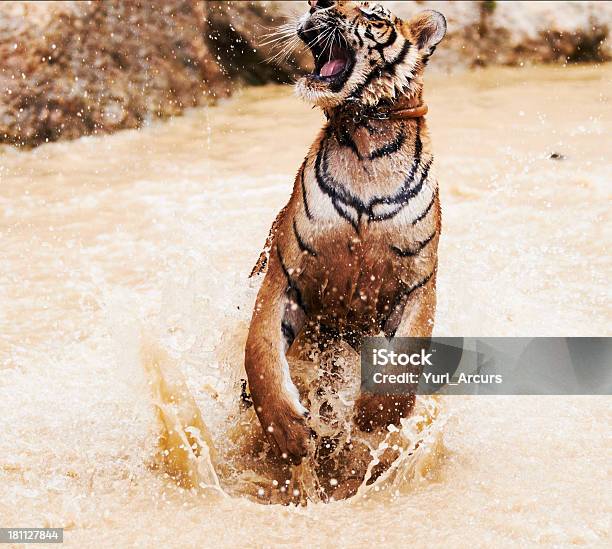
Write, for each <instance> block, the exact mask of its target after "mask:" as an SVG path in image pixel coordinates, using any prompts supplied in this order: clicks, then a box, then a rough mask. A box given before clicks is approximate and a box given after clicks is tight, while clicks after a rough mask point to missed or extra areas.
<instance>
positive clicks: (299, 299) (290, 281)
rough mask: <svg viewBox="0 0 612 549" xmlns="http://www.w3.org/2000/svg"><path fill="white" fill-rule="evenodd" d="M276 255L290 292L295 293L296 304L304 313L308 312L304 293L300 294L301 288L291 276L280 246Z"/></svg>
mask: <svg viewBox="0 0 612 549" xmlns="http://www.w3.org/2000/svg"><path fill="white" fill-rule="evenodd" d="M276 255H277V256H278V261H279V263H280V266H281V269H282V270H283V274H284V275H285V278H286V279H287V286H288V287H289V289H290V290H293V292H294V293H295V302H296V303H297V304H298V306H299V307H300V308H301V309H302V310H303V311H304V312H306V307H304V301H303V300H302V293H301V292H300V290H299V288H298V287H297V286H296V284H295V282H294V281H293V279H292V278H291V275H290V274H289V270H288V269H287V267H286V266H285V262H284V260H283V256H282V254H281V251H280V248H279V247H278V244H277V245H276Z"/></svg>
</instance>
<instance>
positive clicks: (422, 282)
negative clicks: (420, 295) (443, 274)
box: [404, 269, 436, 297]
mask: <svg viewBox="0 0 612 549" xmlns="http://www.w3.org/2000/svg"><path fill="white" fill-rule="evenodd" d="M435 272H436V269H434V270H433V271H431V273H429V274H428V275H427V276H426V277H425V278H423V279H422V280H419V282H417V283H416V284H415V285H414V286H410V288H408V289H407V290H406V291H405V292H404V295H406V296H408V297H410V294H412V293H413V292H416V291H417V290H418V289H419V288H422V287H423V286H425V284H427V283H428V282H429V281H430V280H431V277H432V276H433V275H434V273H435Z"/></svg>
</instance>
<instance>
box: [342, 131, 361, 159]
mask: <svg viewBox="0 0 612 549" xmlns="http://www.w3.org/2000/svg"><path fill="white" fill-rule="evenodd" d="M336 140H337V141H338V144H339V145H343V146H345V147H348V148H349V149H351V150H352V151H353V152H354V153H355V156H357V158H358V159H359V160H361V159H362V157H361V153H360V152H359V149H358V148H357V144H356V143H355V141H353V138H352V137H351V135H350V134H349V132H348V130H347V129H346V128H342V129H341V130H340V131H339V132H337V133H336Z"/></svg>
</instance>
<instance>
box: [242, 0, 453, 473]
mask: <svg viewBox="0 0 612 549" xmlns="http://www.w3.org/2000/svg"><path fill="white" fill-rule="evenodd" d="M308 3H309V6H310V9H309V11H308V12H307V13H306V14H305V15H304V16H303V17H302V18H301V19H300V20H299V23H298V25H297V29H296V32H297V35H298V36H299V38H300V39H301V40H302V41H303V42H304V43H305V44H306V46H308V48H309V49H310V51H311V53H312V55H313V58H314V65H315V69H314V71H313V72H312V73H311V74H307V75H305V76H303V77H301V78H300V79H299V81H298V82H297V84H296V90H297V93H298V95H300V96H301V97H303V98H305V99H306V100H308V101H310V102H312V103H313V104H314V105H316V106H318V107H320V108H321V109H322V110H323V112H324V114H325V116H326V118H327V122H326V124H325V125H324V127H323V129H322V131H321V132H320V134H319V136H318V137H317V139H316V140H315V142H314V143H313V144H312V146H311V147H310V150H309V152H308V154H307V156H306V158H305V159H304V162H303V163H302V165H301V167H300V169H299V171H298V173H297V177H296V179H295V182H294V186H293V192H292V194H291V198H290V199H289V202H288V203H287V205H286V206H285V207H284V208H283V209H282V210H281V211H280V213H279V214H278V216H277V218H276V220H275V221H274V223H273V225H272V228H271V230H270V235H269V237H268V240H267V242H266V246H265V248H264V252H262V254H261V256H260V258H259V260H258V261H257V264H256V265H255V267H254V269H253V272H252V273H251V276H254V275H257V274H259V273H263V272H265V277H264V279H263V281H262V283H261V287H260V289H259V293H258V295H257V299H256V303H255V307H254V311H253V315H252V319H251V324H250V328H249V333H248V338H247V342H246V348H245V368H246V372H247V376H248V383H249V389H250V392H251V397H252V401H253V404H254V406H255V409H256V412H257V415H258V418H259V421H260V422H261V425H262V427H263V429H264V432H265V433H266V435H267V437H268V439H269V441H270V443H271V444H272V446H273V447H274V449H275V451H276V452H277V453H278V454H279V455H280V456H282V457H283V458H285V459H288V460H290V461H291V462H293V463H299V462H300V461H301V459H302V458H303V457H304V456H305V455H306V454H307V450H308V439H309V437H311V436H314V435H316V434H315V433H313V432H312V431H311V428H310V427H309V412H308V411H307V409H306V408H305V407H304V405H303V404H302V403H301V402H300V398H299V394H298V391H297V389H296V387H295V385H294V383H293V382H292V380H291V376H290V373H289V366H288V362H287V359H286V352H287V350H288V348H289V347H290V346H291V344H292V343H293V341H294V340H295V338H296V336H297V335H298V334H299V333H300V332H301V331H302V330H304V329H305V328H306V327H308V329H309V330H311V331H314V332H318V333H320V334H327V335H328V336H329V335H330V334H331V335H333V336H334V337H338V338H342V339H344V340H346V341H347V342H349V343H350V344H351V345H353V346H354V347H355V348H358V347H359V345H360V341H361V339H362V338H363V337H364V336H368V335H377V334H380V333H384V335H386V336H387V337H393V336H394V335H402V336H419V337H428V336H430V335H431V332H432V327H433V320H434V313H435V305H436V293H435V287H436V271H437V247H438V240H439V238H440V230H441V212H440V203H439V198H438V186H437V182H436V179H435V177H434V175H433V170H432V168H433V155H432V153H431V146H430V139H429V134H428V130H427V124H426V121H425V118H424V115H425V113H426V111H427V107H426V106H425V105H424V104H423V98H422V90H423V81H422V74H423V70H424V68H425V66H426V64H427V61H428V59H429V57H430V55H431V54H432V53H433V52H434V50H435V48H436V45H437V44H438V43H439V42H440V41H441V40H442V38H443V37H444V35H445V34H446V20H445V18H444V16H443V15H442V14H440V13H438V12H435V11H424V12H421V13H419V14H418V15H416V16H415V17H414V18H412V19H410V20H408V21H403V20H401V19H399V18H398V17H396V16H394V15H392V14H391V13H390V12H389V11H388V10H387V9H385V8H384V7H382V6H381V5H378V4H374V3H371V2H355V1H337V2H332V1H323V0H318V1H317V0H310V1H309V2H308ZM413 404H414V395H403V396H401V397H398V396H397V395H395V396H374V395H370V394H361V395H360V397H359V398H358V400H357V402H356V416H355V420H356V423H357V424H358V426H359V428H360V429H362V430H366V431H367V430H372V429H374V428H380V427H381V426H386V425H389V424H391V423H397V422H398V421H399V420H400V418H402V417H405V416H406V415H408V414H409V413H410V411H411V409H412V406H413Z"/></svg>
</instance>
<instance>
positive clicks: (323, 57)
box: [298, 30, 355, 86]
mask: <svg viewBox="0 0 612 549" xmlns="http://www.w3.org/2000/svg"><path fill="white" fill-rule="evenodd" d="M298 34H299V36H300V38H301V39H302V41H303V42H304V43H305V44H306V45H307V46H308V48H309V49H310V52H311V53H312V56H313V59H314V65H315V68H314V71H313V72H312V73H310V74H309V75H308V76H309V77H310V78H311V79H313V80H317V81H322V82H327V83H330V84H334V86H342V85H343V84H344V82H346V80H347V79H348V77H349V76H350V74H351V71H352V69H353V65H354V64H355V54H354V52H353V51H352V50H351V49H350V48H348V47H347V46H345V45H338V43H337V42H338V41H337V40H334V41H335V42H336V43H335V44H329V38H328V39H326V40H324V39H323V34H324V32H320V33H317V32H314V31H312V30H301V31H300V32H299V33H298ZM340 41H341V42H342V40H340Z"/></svg>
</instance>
